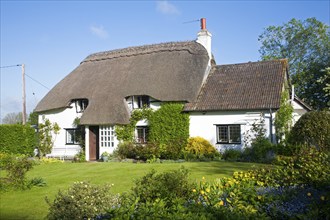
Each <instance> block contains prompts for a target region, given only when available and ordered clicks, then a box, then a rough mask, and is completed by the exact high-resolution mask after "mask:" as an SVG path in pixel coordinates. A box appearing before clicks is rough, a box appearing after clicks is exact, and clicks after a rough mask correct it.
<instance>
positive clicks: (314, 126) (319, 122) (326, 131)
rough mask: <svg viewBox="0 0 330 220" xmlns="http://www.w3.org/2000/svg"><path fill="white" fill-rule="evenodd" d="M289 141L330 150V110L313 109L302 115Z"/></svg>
mask: <svg viewBox="0 0 330 220" xmlns="http://www.w3.org/2000/svg"><path fill="white" fill-rule="evenodd" d="M289 142H290V143H292V144H303V145H309V146H316V147H317V148H319V149H321V150H327V151H330V112H329V111H320V112H317V111H313V112H308V113H306V114H304V115H303V116H301V118H300V119H299V120H298V121H297V123H296V124H295V125H294V127H293V128H292V131H291V133H290V137H289Z"/></svg>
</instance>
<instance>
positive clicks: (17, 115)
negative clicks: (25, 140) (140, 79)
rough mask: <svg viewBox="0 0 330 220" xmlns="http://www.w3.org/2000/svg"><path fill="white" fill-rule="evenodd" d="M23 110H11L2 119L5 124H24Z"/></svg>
mask: <svg viewBox="0 0 330 220" xmlns="http://www.w3.org/2000/svg"><path fill="white" fill-rule="evenodd" d="M22 122H23V119H22V112H11V113H8V114H6V116H5V117H4V118H3V119H2V123H3V124H22Z"/></svg>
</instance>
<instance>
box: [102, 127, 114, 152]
mask: <svg viewBox="0 0 330 220" xmlns="http://www.w3.org/2000/svg"><path fill="white" fill-rule="evenodd" d="M99 143H100V147H115V128H114V126H100V128H99Z"/></svg>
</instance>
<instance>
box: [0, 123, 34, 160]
mask: <svg viewBox="0 0 330 220" xmlns="http://www.w3.org/2000/svg"><path fill="white" fill-rule="evenodd" d="M0 134H1V135H0V152H4V153H12V154H27V155H31V156H32V155H33V150H34V148H35V147H36V146H37V136H36V132H35V130H34V128H32V127H31V126H30V125H19V124H10V125H9V124H8V125H7V124H5V125H0Z"/></svg>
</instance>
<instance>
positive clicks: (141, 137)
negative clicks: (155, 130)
mask: <svg viewBox="0 0 330 220" xmlns="http://www.w3.org/2000/svg"><path fill="white" fill-rule="evenodd" d="M136 132H137V137H136V141H137V142H138V143H141V144H145V143H147V141H148V134H149V128H148V127H147V126H138V127H136Z"/></svg>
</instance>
